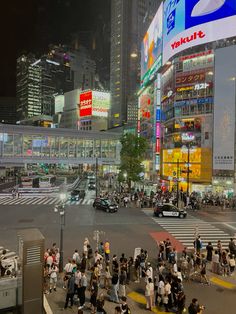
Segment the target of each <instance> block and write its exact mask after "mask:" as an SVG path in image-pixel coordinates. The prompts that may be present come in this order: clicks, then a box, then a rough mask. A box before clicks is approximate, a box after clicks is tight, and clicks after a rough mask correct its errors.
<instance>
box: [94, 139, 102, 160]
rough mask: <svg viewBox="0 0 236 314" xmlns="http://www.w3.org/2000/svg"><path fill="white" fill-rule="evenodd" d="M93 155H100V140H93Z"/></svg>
mask: <svg viewBox="0 0 236 314" xmlns="http://www.w3.org/2000/svg"><path fill="white" fill-rule="evenodd" d="M94 149H95V151H94V157H101V141H100V140H95V141H94Z"/></svg>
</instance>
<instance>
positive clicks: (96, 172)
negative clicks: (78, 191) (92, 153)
mask: <svg viewBox="0 0 236 314" xmlns="http://www.w3.org/2000/svg"><path fill="white" fill-rule="evenodd" d="M95 167H96V169H95V175H96V197H98V157H96V166H95Z"/></svg>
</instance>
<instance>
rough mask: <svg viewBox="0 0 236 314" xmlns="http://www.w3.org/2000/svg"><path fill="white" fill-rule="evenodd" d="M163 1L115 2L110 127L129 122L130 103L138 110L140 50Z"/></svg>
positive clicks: (135, 0)
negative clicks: (128, 109)
mask: <svg viewBox="0 0 236 314" xmlns="http://www.w3.org/2000/svg"><path fill="white" fill-rule="evenodd" d="M159 3H160V1H156V0H151V1H150V0H130V1H126V0H112V1H111V61H110V63H111V65H110V71H111V75H110V90H111V116H110V123H111V125H110V126H112V127H113V126H118V125H122V123H124V122H127V107H128V103H131V102H132V104H133V105H136V106H138V101H137V90H138V88H139V83H140V49H139V48H140V47H139V43H140V44H141V41H142V39H143V36H144V33H145V32H146V30H147V28H148V25H149V24H150V23H151V21H152V18H153V16H154V15H155V13H156V10H157V8H158V5H159Z"/></svg>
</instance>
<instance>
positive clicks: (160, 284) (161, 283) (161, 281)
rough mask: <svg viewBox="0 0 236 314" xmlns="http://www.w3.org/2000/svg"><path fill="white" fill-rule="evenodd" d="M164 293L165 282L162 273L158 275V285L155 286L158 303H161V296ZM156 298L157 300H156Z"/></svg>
mask: <svg viewBox="0 0 236 314" xmlns="http://www.w3.org/2000/svg"><path fill="white" fill-rule="evenodd" d="M164 294H165V283H164V278H163V276H162V275H160V276H159V281H158V286H157V295H158V298H157V299H158V300H159V305H162V304H163V297H164ZM158 300H157V301H158ZM157 303H158V302H157Z"/></svg>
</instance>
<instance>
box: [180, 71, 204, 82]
mask: <svg viewBox="0 0 236 314" xmlns="http://www.w3.org/2000/svg"><path fill="white" fill-rule="evenodd" d="M205 77H206V75H205V71H204V72H198V73H194V74H188V75H178V76H177V77H176V85H187V84H195V83H199V82H205Z"/></svg>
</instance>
